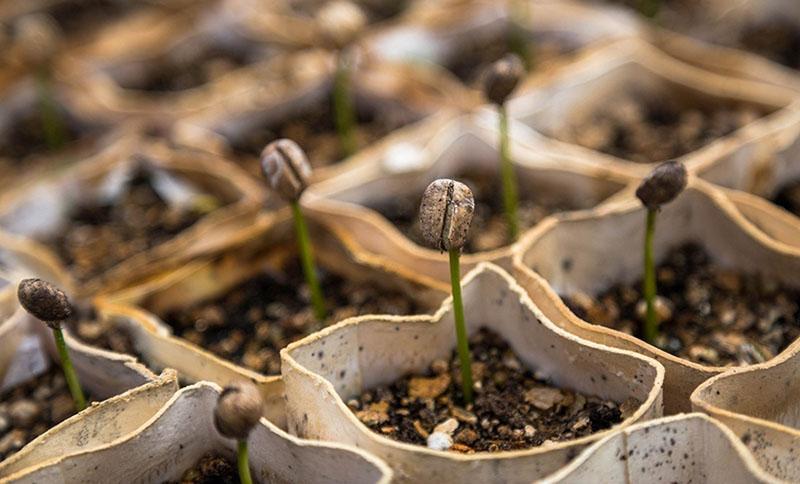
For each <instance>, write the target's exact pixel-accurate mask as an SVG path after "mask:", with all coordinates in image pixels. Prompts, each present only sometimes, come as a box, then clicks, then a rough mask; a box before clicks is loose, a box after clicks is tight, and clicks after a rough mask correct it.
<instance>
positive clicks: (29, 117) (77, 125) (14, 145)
mask: <svg viewBox="0 0 800 484" xmlns="http://www.w3.org/2000/svg"><path fill="white" fill-rule="evenodd" d="M56 112H57V113H58V114H59V118H60V119H61V125H62V128H63V129H62V133H63V137H62V139H61V143H60V145H59V146H52V145H49V144H48V140H47V138H46V137H45V131H44V123H43V121H42V119H43V118H42V110H41V108H40V106H39V104H38V103H36V104H34V105H32V106H31V107H30V108H28V109H25V110H24V111H22V112H20V113H19V114H18V115H17V117H16V121H15V122H14V123H13V124H12V125H11V126H10V127H9V129H7V130H5V131H3V132H0V158H9V159H11V160H13V161H15V162H17V164H18V165H21V164H22V161H23V160H24V159H25V158H27V157H30V156H32V155H44V154H48V153H54V152H57V151H58V150H60V149H62V148H64V147H66V146H67V145H69V144H70V143H74V142H75V141H78V140H79V139H81V138H85V137H87V136H89V135H90V134H91V133H92V131H93V130H94V129H93V128H92V127H90V126H89V125H88V124H84V123H81V122H79V121H78V120H77V119H75V117H73V116H71V115H70V114H69V113H68V112H67V111H66V110H65V109H64V108H63V107H61V106H58V105H56Z"/></svg>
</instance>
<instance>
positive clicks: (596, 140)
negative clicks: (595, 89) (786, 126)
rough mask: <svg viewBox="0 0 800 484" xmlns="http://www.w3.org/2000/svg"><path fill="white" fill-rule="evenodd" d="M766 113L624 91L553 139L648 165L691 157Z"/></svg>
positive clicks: (744, 105)
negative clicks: (681, 157)
mask: <svg viewBox="0 0 800 484" xmlns="http://www.w3.org/2000/svg"><path fill="white" fill-rule="evenodd" d="M765 114H767V113H765V112H762V111H761V110H759V109H758V108H756V107H754V106H751V105H747V104H719V103H717V104H715V105H714V106H705V107H702V106H700V105H698V104H689V103H687V102H686V101H683V100H681V99H680V98H678V97H675V98H672V99H670V96H669V95H668V93H664V95H663V96H642V95H640V94H636V93H625V94H622V95H620V96H619V97H618V98H617V99H616V101H615V102H608V103H606V104H605V106H604V107H603V108H602V109H597V110H595V112H594V114H592V115H589V116H586V117H585V118H584V119H582V120H580V121H578V122H576V123H573V124H571V125H568V126H565V127H564V128H561V129H559V130H557V131H556V132H555V133H553V135H554V136H555V137H556V138H558V139H560V140H562V141H565V142H568V143H575V144H578V145H580V146H583V147H586V148H589V149H592V150H596V151H601V152H603V153H606V154H609V155H613V156H616V157H618V158H622V159H624V160H629V161H632V162H634V163H653V162H658V161H664V160H668V159H672V158H678V157H680V156H683V155H685V154H687V153H691V152H692V151H695V150H697V149H699V148H702V147H703V146H705V145H707V144H709V143H711V142H712V141H714V140H716V139H717V138H721V137H723V136H727V135H729V134H731V133H733V132H734V131H736V130H737V129H739V128H741V127H743V126H745V125H747V124H749V123H751V122H753V121H755V120H756V119H758V118H760V117H762V116H763V115H765Z"/></svg>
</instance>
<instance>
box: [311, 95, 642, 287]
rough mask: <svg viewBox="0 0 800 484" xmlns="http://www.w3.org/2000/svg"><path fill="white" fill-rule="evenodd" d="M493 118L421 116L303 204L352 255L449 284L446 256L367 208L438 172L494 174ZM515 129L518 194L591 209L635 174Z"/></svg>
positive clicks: (506, 257)
mask: <svg viewBox="0 0 800 484" xmlns="http://www.w3.org/2000/svg"><path fill="white" fill-rule="evenodd" d="M496 123H497V114H496V113H495V112H493V111H490V110H483V111H481V112H479V113H478V114H474V115H464V116H459V117H445V116H443V117H441V118H436V119H433V120H431V121H428V122H424V123H423V124H421V125H420V126H419V127H418V128H417V129H414V130H413V131H412V132H409V133H407V136H404V137H398V138H396V139H392V140H391V142H387V143H385V144H382V145H381V146H380V147H377V148H378V149H375V150H373V151H370V152H369V153H365V154H364V156H362V157H360V158H359V160H358V161H357V162H356V160H354V161H353V163H352V164H351V165H350V166H348V169H347V170H346V172H345V173H343V174H341V175H339V176H337V177H334V178H332V179H330V180H327V181H326V182H323V183H319V184H317V185H314V186H312V187H311V188H310V189H309V190H308V192H307V194H306V198H305V200H304V204H305V205H306V206H307V207H308V208H309V209H310V210H311V211H312V213H313V214H314V216H315V217H316V218H318V219H319V220H320V221H322V222H323V223H325V224H326V226H327V227H328V228H329V229H330V230H331V231H333V232H334V233H335V234H336V235H337V236H338V237H339V238H340V239H341V241H342V242H343V244H344V246H345V247H346V248H347V249H348V250H349V251H350V252H352V253H353V254H357V257H364V258H367V259H366V261H367V262H368V263H373V264H380V265H383V266H388V267H392V268H393V269H394V270H396V271H397V272H401V273H403V274H404V275H406V276H407V277H409V278H415V279H419V280H421V281H424V282H425V283H426V284H431V285H435V286H437V287H440V288H442V290H448V286H449V280H450V279H449V278H450V273H449V265H448V262H447V256H446V255H445V254H441V253H439V252H438V251H435V250H431V249H429V248H426V247H423V246H420V245H417V244H416V243H415V242H414V241H412V240H411V239H409V238H408V237H407V236H406V235H404V234H403V233H401V232H400V231H399V230H398V229H397V228H396V227H395V226H394V225H393V224H392V223H391V222H390V221H389V220H387V219H386V218H385V217H384V216H382V215H381V214H380V213H379V212H378V211H377V210H374V209H372V208H370V207H374V206H378V205H381V204H382V203H386V202H387V201H389V200H391V198H392V197H395V196H403V197H405V196H411V197H418V196H421V194H422V192H423V191H424V190H425V187H426V186H427V185H428V184H429V183H430V182H431V181H433V180H435V179H437V178H443V177H447V178H455V179H458V178H459V175H460V174H463V173H465V172H477V173H479V174H485V176H487V177H496V176H499V175H498V172H497V170H498V163H499V156H500V155H499V152H498V149H497V142H498V141H497V140H498V138H499V134H498V131H497V129H496V126H495V125H496ZM517 128H518V126H517V125H514V126H512V130H511V139H512V144H511V153H512V158H513V161H514V164H515V168H516V172H517V177H518V180H519V185H520V193H521V194H522V195H523V196H524V195H526V194H528V193H533V195H532V198H534V199H535V198H536V197H540V198H544V199H556V200H560V201H562V202H566V203H570V204H575V205H576V206H578V207H581V208H592V207H595V206H597V205H600V204H602V203H603V202H604V201H605V200H607V199H609V198H611V197H612V196H613V195H615V194H617V193H619V192H621V191H622V190H623V189H624V188H625V187H626V184H628V183H630V182H631V181H632V180H634V178H633V177H632V176H630V175H629V174H627V173H625V172H620V171H617V170H614V169H608V168H604V167H599V166H590V165H586V164H585V163H583V162H582V160H580V159H577V158H575V157H572V156H569V155H567V154H563V153H559V152H554V151H548V150H547V148H546V147H543V146H540V145H531V144H522V143H516V142H515V141H516V140H515V138H514V135H515V134H516V133H517V132H518V129H517ZM387 141H388V140H387ZM480 229H481V227H477V226H476V227H473V228H472V230H480ZM510 255H511V246H505V247H501V248H498V249H495V250H491V251H486V252H478V253H475V254H464V255H463V256H462V258H461V260H462V264H463V265H464V269H465V270H469V269H470V268H472V267H474V266H475V265H476V264H478V263H480V262H483V261H491V262H495V263H498V264H499V265H501V266H505V267H510Z"/></svg>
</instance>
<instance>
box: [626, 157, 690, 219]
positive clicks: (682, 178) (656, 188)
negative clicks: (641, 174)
mask: <svg viewBox="0 0 800 484" xmlns="http://www.w3.org/2000/svg"><path fill="white" fill-rule="evenodd" d="M687 178H688V177H687V174H686V167H684V166H683V163H681V162H679V161H674V160H673V161H665V162H664V163H661V164H660V165H658V166H657V167H655V168H654V169H653V171H651V172H650V173H649V174H648V175H647V176H646V177H645V178H644V180H642V183H641V184H640V185H639V188H637V189H636V196H637V197H638V198H639V200H641V201H642V205H644V206H645V207H647V208H648V209H650V210H656V209H658V208H659V207H661V205H664V204H665V203H669V202H671V201H672V200H674V199H675V197H677V196H678V195H680V193H681V192H682V191H683V189H684V188H686V182H687Z"/></svg>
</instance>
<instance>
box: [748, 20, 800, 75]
mask: <svg viewBox="0 0 800 484" xmlns="http://www.w3.org/2000/svg"><path fill="white" fill-rule="evenodd" d="M739 44H740V47H741V48H743V49H745V50H749V51H751V52H754V53H756V54H758V55H761V56H764V57H766V58H767V59H770V60H772V61H774V62H777V63H779V64H783V65H785V66H787V67H791V68H792V69H800V25H798V24H797V23H796V22H791V21H790V20H788V19H780V18H776V19H773V20H772V21H770V22H766V23H763V24H760V25H753V26H751V27H749V28H747V29H745V30H744V32H742V35H741V37H740V38H739Z"/></svg>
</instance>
